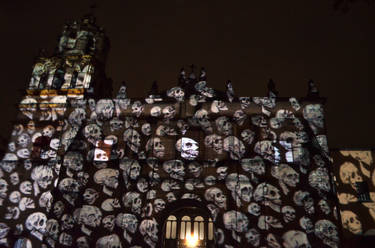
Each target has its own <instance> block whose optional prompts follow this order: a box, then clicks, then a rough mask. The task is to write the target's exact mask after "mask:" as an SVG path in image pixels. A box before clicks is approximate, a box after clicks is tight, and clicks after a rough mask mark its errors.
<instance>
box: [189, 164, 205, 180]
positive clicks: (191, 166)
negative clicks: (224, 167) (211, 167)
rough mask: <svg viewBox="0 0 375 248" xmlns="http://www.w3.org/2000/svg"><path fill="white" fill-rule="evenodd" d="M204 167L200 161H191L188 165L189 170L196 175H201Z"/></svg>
mask: <svg viewBox="0 0 375 248" xmlns="http://www.w3.org/2000/svg"><path fill="white" fill-rule="evenodd" d="M202 169H203V167H202V166H201V165H200V164H199V163H198V162H195V161H193V162H191V163H190V164H189V165H188V171H189V173H191V174H192V175H193V176H194V177H199V176H200V175H201V172H202Z"/></svg>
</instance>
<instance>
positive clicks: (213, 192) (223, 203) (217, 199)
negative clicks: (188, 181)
mask: <svg viewBox="0 0 375 248" xmlns="http://www.w3.org/2000/svg"><path fill="white" fill-rule="evenodd" d="M204 196H205V198H206V200H207V201H209V202H214V203H215V204H216V206H218V207H219V208H223V209H226V208H227V197H226V196H225V194H223V191H222V190H221V189H219V188H217V187H212V188H209V189H207V190H206V192H205V194H204Z"/></svg>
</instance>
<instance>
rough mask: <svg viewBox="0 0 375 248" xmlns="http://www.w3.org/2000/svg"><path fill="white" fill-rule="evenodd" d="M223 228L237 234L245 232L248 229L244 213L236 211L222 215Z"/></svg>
mask: <svg viewBox="0 0 375 248" xmlns="http://www.w3.org/2000/svg"><path fill="white" fill-rule="evenodd" d="M223 222H224V225H225V228H226V229H228V230H232V231H236V232H238V233H243V232H246V231H247V230H248V228H249V219H248V218H247V216H246V215H245V214H244V213H241V212H238V211H234V210H231V211H228V212H225V213H224V215H223Z"/></svg>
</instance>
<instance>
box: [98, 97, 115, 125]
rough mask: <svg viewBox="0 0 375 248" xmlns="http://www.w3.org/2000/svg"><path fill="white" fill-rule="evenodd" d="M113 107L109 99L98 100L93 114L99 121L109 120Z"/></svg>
mask: <svg viewBox="0 0 375 248" xmlns="http://www.w3.org/2000/svg"><path fill="white" fill-rule="evenodd" d="M114 109H115V106H114V104H113V102H112V100H110V99H100V100H99V101H98V102H97V103H96V106H95V113H96V115H97V116H98V118H99V119H100V120H109V119H111V118H112V116H113V112H114Z"/></svg>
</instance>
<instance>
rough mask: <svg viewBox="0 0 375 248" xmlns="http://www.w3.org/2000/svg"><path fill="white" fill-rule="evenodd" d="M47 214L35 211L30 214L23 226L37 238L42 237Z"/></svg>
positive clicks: (40, 238)
mask: <svg viewBox="0 0 375 248" xmlns="http://www.w3.org/2000/svg"><path fill="white" fill-rule="evenodd" d="M46 226H47V216H46V215H45V214H44V213H42V212H35V213H32V214H30V215H29V216H28V217H27V219H26V221H25V227H26V229H27V230H29V231H30V233H31V234H32V235H33V236H35V237H36V238H37V239H39V240H41V241H42V239H43V234H44V233H45V232H46Z"/></svg>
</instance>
